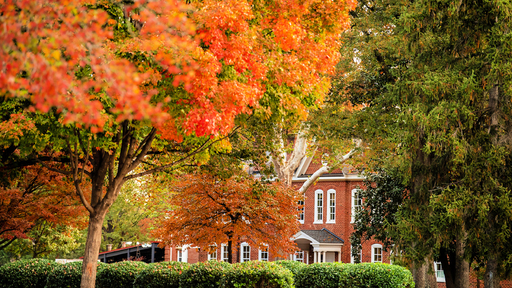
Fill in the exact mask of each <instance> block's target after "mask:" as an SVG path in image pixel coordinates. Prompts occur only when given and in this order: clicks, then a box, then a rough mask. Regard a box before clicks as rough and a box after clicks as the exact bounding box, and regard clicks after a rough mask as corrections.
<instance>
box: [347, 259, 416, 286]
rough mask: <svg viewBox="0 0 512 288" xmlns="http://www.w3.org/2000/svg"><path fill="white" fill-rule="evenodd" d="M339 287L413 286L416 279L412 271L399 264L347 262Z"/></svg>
mask: <svg viewBox="0 0 512 288" xmlns="http://www.w3.org/2000/svg"><path fill="white" fill-rule="evenodd" d="M339 287H354V288H359V287H365V288H399V287H403V288H412V287H414V281H413V278H412V274H411V272H410V271H409V270H407V269H405V268H404V267H401V266H398V265H389V264H382V263H361V264H346V265H344V266H343V271H342V277H341V279H340V286H339Z"/></svg>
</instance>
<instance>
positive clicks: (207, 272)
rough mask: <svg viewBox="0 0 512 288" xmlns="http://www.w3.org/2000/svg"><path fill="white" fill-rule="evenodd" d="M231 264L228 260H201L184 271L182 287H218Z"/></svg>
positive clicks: (181, 281)
mask: <svg viewBox="0 0 512 288" xmlns="http://www.w3.org/2000/svg"><path fill="white" fill-rule="evenodd" d="M229 269H231V265H230V264H228V263H226V262H219V261H208V262H199V263H196V264H194V265H190V267H189V268H188V269H186V270H184V271H183V274H181V277H180V288H216V287H219V283H220V281H221V279H222V277H224V275H225V274H226V272H227V270H229Z"/></svg>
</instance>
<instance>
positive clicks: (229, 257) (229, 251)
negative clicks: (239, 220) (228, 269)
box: [228, 240, 233, 264]
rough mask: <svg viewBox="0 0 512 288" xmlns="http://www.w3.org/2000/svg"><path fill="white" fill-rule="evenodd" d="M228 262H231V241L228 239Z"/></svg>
mask: <svg viewBox="0 0 512 288" xmlns="http://www.w3.org/2000/svg"><path fill="white" fill-rule="evenodd" d="M228 262H229V263H230V264H232V263H233V241H231V240H229V241H228Z"/></svg>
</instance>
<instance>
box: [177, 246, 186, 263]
mask: <svg viewBox="0 0 512 288" xmlns="http://www.w3.org/2000/svg"><path fill="white" fill-rule="evenodd" d="M176 261H178V262H187V261H188V250H187V248H185V247H180V248H176Z"/></svg>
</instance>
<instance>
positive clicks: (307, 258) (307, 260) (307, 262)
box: [305, 251, 309, 264]
mask: <svg viewBox="0 0 512 288" xmlns="http://www.w3.org/2000/svg"><path fill="white" fill-rule="evenodd" d="M305 254H306V264H309V251H305Z"/></svg>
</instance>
